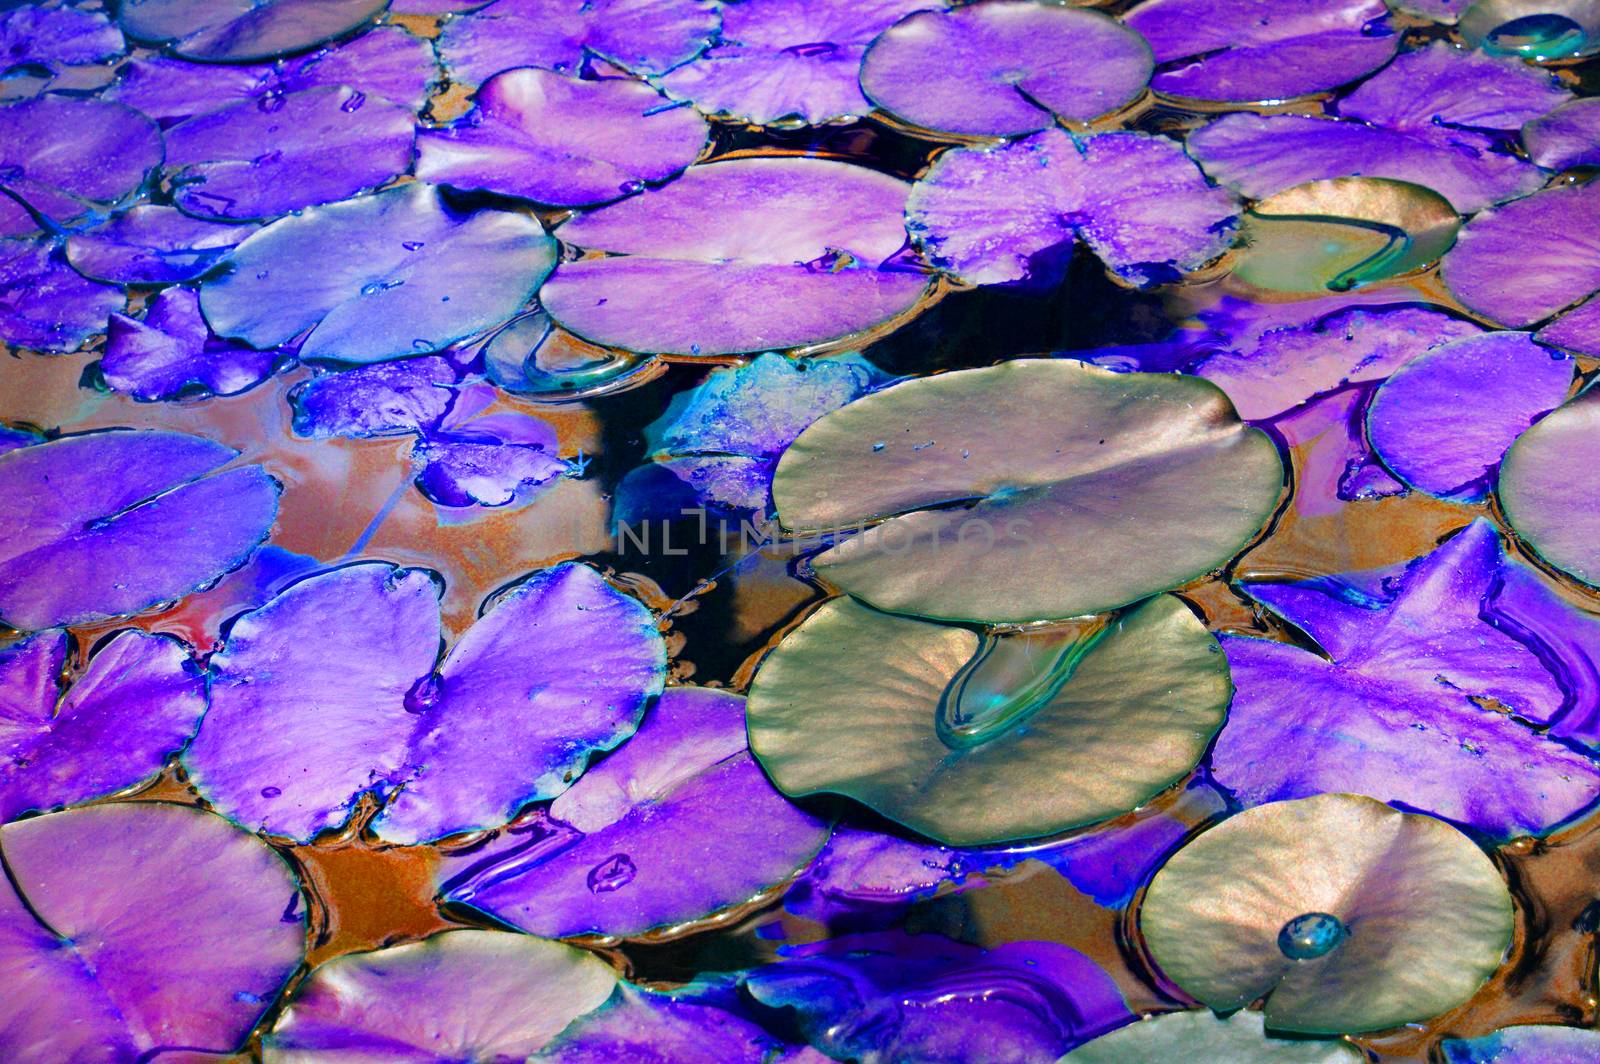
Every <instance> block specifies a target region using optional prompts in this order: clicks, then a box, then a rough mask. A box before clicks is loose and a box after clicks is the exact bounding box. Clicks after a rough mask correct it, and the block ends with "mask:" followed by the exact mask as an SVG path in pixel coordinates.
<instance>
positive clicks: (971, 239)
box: [906, 129, 1238, 284]
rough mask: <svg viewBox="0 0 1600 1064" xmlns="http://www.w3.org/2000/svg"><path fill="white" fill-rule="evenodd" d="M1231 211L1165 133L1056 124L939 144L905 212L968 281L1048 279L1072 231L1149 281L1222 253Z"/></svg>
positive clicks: (1127, 274) (930, 246) (1122, 273)
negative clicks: (970, 142)
mask: <svg viewBox="0 0 1600 1064" xmlns="http://www.w3.org/2000/svg"><path fill="white" fill-rule="evenodd" d="M1237 213H1238V203H1237V202H1236V201H1235V200H1234V198H1233V197H1232V196H1231V195H1229V194H1228V193H1227V192H1224V191H1223V190H1221V189H1218V188H1212V187H1211V186H1210V185H1209V184H1207V183H1206V179H1205V176H1204V175H1203V174H1201V173H1200V170H1199V168H1198V167H1196V166H1195V164H1194V163H1193V162H1191V161H1190V160H1189V158H1188V156H1186V155H1184V154H1183V149H1182V148H1181V147H1179V146H1178V145H1177V144H1175V143H1173V142H1172V141H1170V140H1165V139H1163V138H1160V137H1151V136H1147V135H1145V134H1143V133H1105V134H1101V135H1100V136H1092V137H1074V136H1071V135H1069V134H1067V133H1065V132H1063V131H1061V130H1055V129H1053V130H1048V131H1046V132H1044V133H1036V134H1034V135H1033V136H1031V137H1027V138H1025V139H1023V140H1019V141H1012V142H1008V143H1004V144H1000V145H997V146H994V147H987V148H958V149H953V150H951V151H947V152H945V153H944V154H943V155H941V156H939V158H938V160H937V161H935V162H934V164H933V166H932V167H931V168H930V169H929V170H928V172H927V174H925V175H924V176H923V178H922V180H920V181H918V182H917V184H916V188H915V189H914V190H913V191H912V194H911V202H910V204H909V205H908V206H907V208H906V220H907V226H908V227H909V228H910V230H911V233H912V235H913V236H916V237H917V238H918V239H919V240H920V241H921V242H922V245H923V248H924V249H925V250H926V251H927V253H928V257H929V258H930V259H931V260H932V262H933V264H934V265H935V266H938V267H939V268H940V269H943V270H946V271H948V272H950V273H952V274H954V275H955V276H957V277H959V278H961V279H962V280H964V281H968V282H970V283H972V284H1001V283H1004V282H1007V281H1020V280H1023V279H1025V278H1028V277H1030V276H1034V275H1041V276H1046V277H1047V275H1048V274H1049V272H1050V271H1049V267H1050V264H1051V262H1052V259H1051V255H1052V254H1054V253H1058V252H1059V249H1060V248H1061V247H1062V246H1063V245H1067V246H1070V245H1071V243H1072V241H1073V240H1074V239H1081V240H1083V242H1084V243H1086V244H1088V245H1089V247H1090V248H1091V249H1092V250H1093V251H1094V253H1095V254H1096V255H1098V256H1099V257H1100V260H1101V261H1102V262H1104V263H1105V264H1106V266H1107V267H1108V268H1109V269H1110V270H1111V271H1112V272H1113V273H1115V274H1117V275H1118V276H1119V277H1121V278H1123V279H1124V280H1126V281H1129V282H1132V283H1134V284H1152V283H1154V282H1156V281H1159V280H1166V279H1169V278H1171V277H1173V276H1175V275H1176V274H1177V273H1182V272H1185V271H1189V270H1194V269H1198V268H1199V267H1201V266H1204V265H1205V264H1206V263H1208V262H1210V261H1211V260H1212V259H1214V258H1216V257H1217V256H1218V255H1220V254H1222V252H1223V251H1225V250H1226V249H1227V247H1228V245H1229V244H1231V243H1232V242H1233V236H1234V233H1233V229H1234V224H1235V223H1234V218H1235V215H1236V214H1237ZM1047 279H1048V277H1047Z"/></svg>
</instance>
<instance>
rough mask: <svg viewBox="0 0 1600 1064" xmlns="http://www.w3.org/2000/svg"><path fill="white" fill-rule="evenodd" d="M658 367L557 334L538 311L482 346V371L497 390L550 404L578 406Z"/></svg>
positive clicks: (501, 330)
mask: <svg viewBox="0 0 1600 1064" xmlns="http://www.w3.org/2000/svg"><path fill="white" fill-rule="evenodd" d="M655 365H656V363H655V361H654V360H652V359H645V358H640V357H639V356H638V355H635V354H633V353H632V352H629V351H613V350H609V349H607V348H603V347H595V346H594V345H592V344H587V343H584V342H583V341H582V340H579V339H577V338H576V337H574V336H572V335H571V334H569V333H565V332H557V331H556V329H555V327H554V326H553V325H552V324H551V322H550V315H548V314H546V313H545V312H544V309H543V308H542V307H534V308H533V309H531V310H528V311H526V312H524V313H522V314H519V315H518V316H517V317H515V318H512V319H511V320H510V321H509V322H507V323H506V324H505V325H503V326H501V327H500V328H499V329H498V330H496V332H495V333H494V334H493V335H492V336H490V337H489V339H488V340H487V341H485V343H484V345H483V371H484V376H486V377H487V378H488V379H489V380H490V381H492V382H493V383H494V385H495V387H497V388H500V389H502V390H503V391H507V392H510V393H512V394H513V395H526V396H530V397H532V398H535V399H537V400H539V401H540V402H546V403H566V402H577V401H579V400H583V399H590V398H594V397H596V396H600V395H605V394H607V393H609V392H613V391H617V390H620V389H623V388H626V387H628V386H629V385H630V384H632V383H634V382H635V378H636V375H637V374H640V373H643V372H646V371H648V370H649V369H650V368H651V367H652V366H655Z"/></svg>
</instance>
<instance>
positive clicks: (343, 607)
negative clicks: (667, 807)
mask: <svg viewBox="0 0 1600 1064" xmlns="http://www.w3.org/2000/svg"><path fill="white" fill-rule="evenodd" d="M24 453H26V452H24ZM330 630H336V631H339V632H340V633H341V635H342V636H343V637H344V639H343V641H342V642H341V643H330V642H329V641H328V640H327V639H326V638H325V636H324V635H323V633H326V632H328V631H330ZM440 641H441V635H440V617H439V587H438V584H437V583H436V577H435V576H434V575H433V574H431V573H429V572H428V571H426V570H421V569H401V568H398V567H396V566H393V565H389V564H387V563H382V562H363V563H358V564H355V565H348V566H345V567H343V568H339V569H334V570H332V571H330V572H326V573H323V574H321V575H318V576H313V577H311V578H309V579H306V580H303V581H300V582H299V583H296V584H294V585H292V586H290V587H289V588H288V589H286V590H285V591H283V592H282V593H281V594H279V595H278V596H277V597H276V598H274V599H273V600H272V601H271V602H269V603H267V604H266V605H265V606H262V607H261V608H260V609H257V610H253V611H252V612H250V613H247V614H245V615H244V616H243V617H241V618H239V619H238V620H236V621H235V622H234V623H233V625H232V627H231V628H230V629H229V632H228V636H227V641H226V643H225V644H224V646H223V648H222V649H221V650H219V651H218V652H217V653H216V654H214V655H213V656H212V659H211V670H212V678H211V709H210V711H209V712H208V713H207V714H206V718H205V720H204V722H202V724H201V727H200V734H199V735H198V736H196V738H195V741H194V742H193V743H192V744H191V745H190V747H189V750H188V752H187V754H185V756H184V763H185V765H186V766H187V767H188V769H189V774H190V777H191V778H192V779H193V780H194V783H195V786H196V787H198V788H199V790H200V793H201V794H203V795H205V797H206V799H207V800H208V801H210V802H211V803H212V804H213V805H214V806H216V807H217V808H218V809H219V810H222V811H224V812H226V813H228V814H229V815H230V816H232V817H233V818H234V819H236V820H238V821H240V822H241V823H244V824H248V825H249V826H250V827H252V828H260V829H263V830H266V831H270V832H272V833H273V834H277V835H286V836H289V837H291V838H296V839H302V840H304V839H309V838H311V837H312V836H313V835H315V834H316V833H317V832H319V831H321V830H323V829H325V828H329V827H333V826H335V825H337V824H339V823H341V822H342V821H343V820H344V819H345V817H346V816H347V814H348V813H349V811H350V808H351V806H352V805H353V804H354V802H355V801H356V799H357V798H358V797H360V796H361V795H362V794H368V793H370V794H373V795H375V796H376V797H377V798H379V799H380V800H381V801H383V802H384V803H385V805H384V807H383V809H382V810H381V811H380V812H379V813H378V815H377V817H376V818H375V819H374V820H373V822H372V825H371V826H372V829H373V830H374V831H375V832H376V833H377V834H378V836H379V837H381V838H383V839H385V840H387V841H390V842H419V841H423V840H429V839H436V838H440V837H442V836H444V835H449V834H452V833H455V832H460V831H467V830H473V829H478V828H484V827H490V826H493V825H496V824H503V823H505V822H506V821H508V820H510V819H511V817H512V816H513V815H515V813H516V812H517V810H518V809H519V808H521V807H522V806H523V805H524V804H525V803H528V802H532V801H538V800H541V799H546V798H552V797H554V796H555V795H558V794H560V793H561V792H562V791H564V790H566V789H567V787H568V786H570V785H571V783H572V781H573V780H574V779H576V778H577V776H578V775H579V773H581V772H582V771H583V767H584V765H585V764H586V763H587V762H588V760H589V758H590V757H591V756H592V755H593V754H594V753H596V752H598V751H601V750H609V749H611V748H612V747H614V746H616V745H617V744H618V743H620V742H622V741H623V740H624V739H626V738H627V737H628V736H629V735H631V734H632V733H633V730H634V729H635V728H636V727H638V723H639V719H640V717H641V715H642V714H643V711H644V705H645V702H646V701H647V700H648V699H649V698H651V697H653V696H654V695H655V694H656V693H657V692H659V691H660V690H661V683H662V676H663V672H664V669H665V662H666V650H665V647H664V645H663V643H662V640H661V636H660V634H659V633H658V632H657V631H656V627H655V618H654V617H653V616H652V615H651V614H650V611H649V610H647V609H645V607H644V606H642V605H641V604H640V603H638V602H637V601H635V600H634V599H631V598H628V597H627V596H625V595H623V594H621V593H620V592H618V591H615V590H613V589H612V588H611V586H610V585H608V584H607V583H606V582H605V581H604V580H602V579H601V578H600V576H599V574H597V573H596V572H595V571H594V570H593V569H590V568H588V567H586V566H583V565H577V564H573V563H566V564H562V565H557V566H554V567H552V568H549V569H542V570H540V571H539V572H536V573H535V574H533V576H532V577H530V578H529V579H528V580H527V581H526V582H524V583H522V584H520V585H519V586H518V587H517V588H516V589H515V590H513V591H511V592H509V593H507V594H506V595H504V596H503V597H501V598H499V599H498V601H497V602H496V604H495V606H494V608H493V609H491V610H490V611H489V612H488V613H486V614H485V615H484V616H483V617H481V618H480V619H479V621H478V622H477V624H475V625H473V627H472V628H471V630H470V631H468V632H467V634H466V635H464V636H462V637H461V639H459V640H458V641H457V643H456V645H455V647H454V648H453V649H452V650H451V652H450V654H449V655H447V656H446V657H445V658H444V660H443V662H442V663H440V664H437V665H436V658H437V656H438V653H439V646H440ZM352 647H357V648H359V651H358V652H356V651H352Z"/></svg>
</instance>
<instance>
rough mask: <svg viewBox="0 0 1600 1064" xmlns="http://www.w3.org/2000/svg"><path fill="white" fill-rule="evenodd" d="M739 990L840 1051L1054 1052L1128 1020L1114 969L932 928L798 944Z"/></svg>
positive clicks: (1001, 1056)
mask: <svg viewBox="0 0 1600 1064" xmlns="http://www.w3.org/2000/svg"><path fill="white" fill-rule="evenodd" d="M745 988H746V990H748V991H749V993H750V994H751V995H752V996H753V997H754V998H755V999H756V1000H757V1001H758V1002H760V1003H761V1004H763V1005H766V1006H767V1007H769V1008H792V1009H794V1010H795V1013H796V1017H797V1019H798V1021H799V1025H800V1029H801V1031H802V1032H803V1033H804V1034H805V1035H806V1036H807V1038H808V1039H809V1040H810V1041H811V1043H812V1044H813V1045H815V1046H816V1047H818V1048H819V1049H821V1050H822V1051H823V1052H825V1053H827V1054H828V1056H830V1057H832V1058H834V1059H836V1060H885V1061H888V1060H895V1061H912V1060H914V1061H918V1062H919V1064H963V1062H965V1061H975V1060H984V1061H996V1062H1002V1061H1003V1062H1008V1064H1009V1062H1013V1061H1017V1062H1020V1061H1034V1060H1054V1059H1055V1058H1056V1057H1057V1056H1059V1055H1060V1054H1061V1053H1063V1052H1064V1051H1066V1050H1068V1049H1071V1048H1072V1047H1073V1046H1075V1045H1077V1044H1079V1043H1080V1042H1083V1041H1085V1040H1086V1039H1089V1038H1093V1037H1094V1036H1095V1035H1097V1034H1100V1033H1101V1032H1103V1031H1106V1030H1109V1029H1110V1028H1112V1027H1114V1026H1116V1025H1117V1024H1120V1023H1123V1022H1125V1021H1126V1020H1127V1019H1128V1008H1127V1006H1126V1005H1125V1004H1123V1001H1122V995H1121V994H1120V993H1118V991H1117V988H1116V984H1114V983H1113V982H1112V981H1111V978H1110V976H1108V975H1106V973H1105V972H1104V971H1102V970H1101V969H1100V968H1099V966H1097V965H1096V964H1095V963H1094V962H1093V961H1091V960H1090V959H1089V958H1088V957H1085V956H1084V955H1083V954H1081V953H1079V952H1078V951H1076V950H1073V949H1069V948H1067V947H1066V946H1062V945H1058V944H1056V943H1054V942H1007V943H1005V944H1004V945H1001V946H998V947H996V948H994V949H992V950H988V951H984V950H982V949H979V948H977V947H976V946H969V945H966V944H964V943H959V942H952V941H950V940H949V939H946V938H941V937H939V936H937V935H916V936H911V935H904V934H901V933H898V932H895V933H890V934H883V935H850V936H845V937H842V938H837V939H833V940H831V941H827V942H820V943H816V944H815V945H810V946H802V947H797V948H795V949H794V950H793V951H792V953H791V956H790V958H789V959H787V960H785V961H782V962H780V963H778V964H773V965H769V966H767V967H765V968H759V969H757V970H756V971H754V972H752V973H750V975H749V976H747V977H746V979H745Z"/></svg>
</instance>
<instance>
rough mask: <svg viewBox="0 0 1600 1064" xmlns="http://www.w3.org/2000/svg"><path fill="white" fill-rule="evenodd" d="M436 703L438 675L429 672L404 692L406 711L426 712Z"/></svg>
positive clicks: (437, 700) (437, 697)
mask: <svg viewBox="0 0 1600 1064" xmlns="http://www.w3.org/2000/svg"><path fill="white" fill-rule="evenodd" d="M438 704H439V677H438V676H436V675H435V674H433V673H431V672H430V673H429V674H428V675H426V676H424V677H423V678H422V679H420V680H418V681H417V682H416V683H414V684H412V685H411V690H409V691H407V692H406V697H405V707H406V712H407V713H426V712H428V710H430V709H432V708H433V707H434V706H436V705H438Z"/></svg>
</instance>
